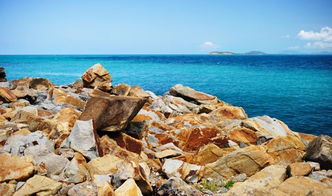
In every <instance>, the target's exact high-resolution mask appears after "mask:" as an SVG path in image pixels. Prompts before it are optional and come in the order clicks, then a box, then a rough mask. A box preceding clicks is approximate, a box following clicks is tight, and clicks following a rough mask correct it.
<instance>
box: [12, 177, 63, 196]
mask: <svg viewBox="0 0 332 196" xmlns="http://www.w3.org/2000/svg"><path fill="white" fill-rule="evenodd" d="M60 188H61V183H60V182H57V181H55V180H52V179H50V178H47V177H44V176H39V175H34V176H33V177H32V178H29V179H28V180H27V181H26V182H25V184H24V185H23V186H22V187H21V188H20V189H19V190H18V191H16V192H15V193H14V196H20V195H33V194H37V195H54V194H55V193H56V192H57V191H58V190H59V189H60Z"/></svg>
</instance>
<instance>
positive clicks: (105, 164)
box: [88, 155, 130, 178]
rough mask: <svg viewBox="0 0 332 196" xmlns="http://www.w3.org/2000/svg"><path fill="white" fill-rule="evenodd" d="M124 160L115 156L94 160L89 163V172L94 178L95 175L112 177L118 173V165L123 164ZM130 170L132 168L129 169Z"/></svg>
mask: <svg viewBox="0 0 332 196" xmlns="http://www.w3.org/2000/svg"><path fill="white" fill-rule="evenodd" d="M123 162H124V161H123V160H122V159H120V158H118V157H116V156H114V155H105V156H103V157H98V158H95V159H92V160H91V161H90V162H88V170H89V172H90V174H91V177H92V178H93V177H94V175H110V174H115V173H116V172H117V165H118V164H119V165H120V164H123ZM128 169H130V168H128Z"/></svg>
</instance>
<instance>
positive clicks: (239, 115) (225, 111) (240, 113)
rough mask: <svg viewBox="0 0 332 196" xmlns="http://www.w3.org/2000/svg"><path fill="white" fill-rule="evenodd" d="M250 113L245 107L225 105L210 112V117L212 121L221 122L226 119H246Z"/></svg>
mask: <svg viewBox="0 0 332 196" xmlns="http://www.w3.org/2000/svg"><path fill="white" fill-rule="evenodd" d="M246 118H248V115H247V114H246V113H245V111H244V110H243V108H241V107H235V106H229V105H223V106H221V107H219V108H218V109H216V110H213V111H212V112H210V113H209V114H208V119H209V121H210V122H212V123H220V122H222V121H225V120H235V119H240V120H242V119H246Z"/></svg>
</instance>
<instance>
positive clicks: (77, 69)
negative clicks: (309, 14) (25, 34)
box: [0, 55, 332, 135]
mask: <svg viewBox="0 0 332 196" xmlns="http://www.w3.org/2000/svg"><path fill="white" fill-rule="evenodd" d="M95 63H101V64H103V65H104V66H105V68H106V69H107V70H108V71H109V72H110V73H111V75H112V77H113V85H114V84H118V83H127V84H130V85H139V86H140V87H142V88H144V89H145V90H150V91H153V92H154V93H156V94H157V95H163V94H164V93H165V92H166V91H167V90H168V89H169V88H170V87H172V86H174V85H175V84H183V85H186V86H190V87H192V88H194V89H196V90H199V91H202V92H205V93H209V94H212V95H215V96H217V97H218V98H219V99H221V100H223V101H226V102H228V103H231V104H233V105H236V106H241V107H243V108H244V109H245V111H246V113H247V114H248V115H249V117H253V116H260V115H269V116H271V117H274V118H278V119H280V120H282V121H283V122H285V123H286V124H287V125H288V126H289V127H290V128H291V129H292V130H293V131H298V132H303V133H310V134H315V135H319V134H327V135H332V56H331V55H261V56H249V55H234V56H221V55H220V56H219V55H20V56H16V55H1V56H0V66H2V67H5V70H6V73H7V79H9V80H13V79H19V78H22V77H26V76H29V77H45V78H48V79H50V80H51V81H52V82H53V83H55V84H57V85H63V84H69V83H72V82H74V81H75V80H76V79H77V78H79V77H80V76H81V75H82V74H83V73H84V71H85V70H86V69H88V68H89V67H90V66H92V65H93V64H95Z"/></svg>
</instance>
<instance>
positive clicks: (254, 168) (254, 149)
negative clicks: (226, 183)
mask: <svg viewBox="0 0 332 196" xmlns="http://www.w3.org/2000/svg"><path fill="white" fill-rule="evenodd" d="M272 162H273V159H272V158H271V156H270V155H268V154H267V153H266V150H265V148H264V147H262V146H248V147H246V148H242V149H238V150H236V151H233V152H231V153H229V154H227V155H225V156H223V157H221V158H220V159H218V160H217V161H215V162H213V163H209V164H206V165H205V171H204V175H203V176H204V177H205V178H209V177H210V178H213V179H219V178H220V177H223V178H230V177H232V176H234V175H236V174H240V173H245V174H246V175H247V176H252V175H253V174H255V173H256V172H258V171H260V170H261V169H262V168H264V167H266V166H268V165H269V164H270V163H272Z"/></svg>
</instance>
